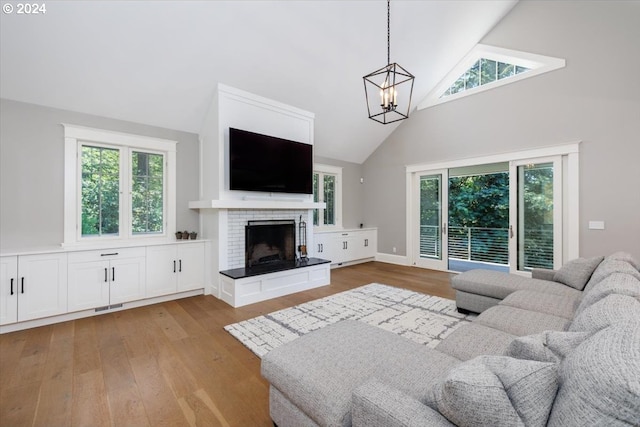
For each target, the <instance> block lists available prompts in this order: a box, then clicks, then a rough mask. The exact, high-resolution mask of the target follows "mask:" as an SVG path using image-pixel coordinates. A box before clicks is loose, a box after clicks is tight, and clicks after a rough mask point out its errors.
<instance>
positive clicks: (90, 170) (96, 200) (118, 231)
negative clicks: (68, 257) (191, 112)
mask: <svg viewBox="0 0 640 427" xmlns="http://www.w3.org/2000/svg"><path fill="white" fill-rule="evenodd" d="M175 144H176V143H175V141H168V140H161V139H156V138H147V137H141V136H137V135H128V134H120V133H115V132H107V131H101V130H98V129H90V128H80V127H73V126H67V125H65V170H66V172H65V174H66V175H65V244H73V243H81V242H89V241H91V242H95V241H96V240H125V239H129V238H140V237H166V236H170V235H172V234H173V232H174V231H175V230H174V229H175Z"/></svg>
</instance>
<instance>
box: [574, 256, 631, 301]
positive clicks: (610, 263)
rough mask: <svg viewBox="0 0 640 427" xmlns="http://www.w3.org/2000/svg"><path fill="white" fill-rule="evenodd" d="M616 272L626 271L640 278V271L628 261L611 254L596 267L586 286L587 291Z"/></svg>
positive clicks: (585, 290)
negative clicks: (612, 256) (613, 256)
mask: <svg viewBox="0 0 640 427" xmlns="http://www.w3.org/2000/svg"><path fill="white" fill-rule="evenodd" d="M614 273H625V274H629V275H631V276H634V277H636V278H637V279H638V280H640V272H639V271H638V270H637V269H636V268H635V267H634V266H633V265H632V264H631V263H629V262H628V261H625V260H621V259H617V258H611V257H610V256H609V257H607V258H605V259H604V261H602V262H601V263H600V265H599V266H598V268H596V269H595V271H594V272H593V274H592V275H591V279H589V282H588V283H587V286H585V288H584V292H585V293H589V292H590V291H591V289H593V288H594V287H595V286H596V285H597V284H598V283H600V282H602V281H603V280H604V279H606V278H607V277H609V276H610V275H612V274H614Z"/></svg>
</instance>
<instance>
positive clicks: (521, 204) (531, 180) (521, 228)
mask: <svg viewBox="0 0 640 427" xmlns="http://www.w3.org/2000/svg"><path fill="white" fill-rule="evenodd" d="M509 175H510V187H511V188H512V191H511V197H510V203H509V205H510V214H509V216H510V224H509V237H510V245H509V254H510V265H511V272H527V271H531V269H532V268H548V269H553V268H559V267H560V265H561V259H562V159H561V157H559V156H558V157H551V158H543V159H533V160H523V161H517V162H511V166H510V173H509Z"/></svg>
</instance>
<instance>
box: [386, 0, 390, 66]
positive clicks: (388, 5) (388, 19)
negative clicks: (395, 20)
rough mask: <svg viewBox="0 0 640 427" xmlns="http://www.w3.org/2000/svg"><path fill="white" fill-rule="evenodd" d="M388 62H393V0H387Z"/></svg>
mask: <svg viewBox="0 0 640 427" xmlns="http://www.w3.org/2000/svg"><path fill="white" fill-rule="evenodd" d="M387 64H391V0H387Z"/></svg>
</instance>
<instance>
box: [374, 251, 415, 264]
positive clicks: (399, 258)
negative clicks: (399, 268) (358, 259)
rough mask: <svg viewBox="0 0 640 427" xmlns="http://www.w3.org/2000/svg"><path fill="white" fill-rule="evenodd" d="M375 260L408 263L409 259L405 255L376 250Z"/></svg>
mask: <svg viewBox="0 0 640 427" xmlns="http://www.w3.org/2000/svg"><path fill="white" fill-rule="evenodd" d="M376 261H380V262H386V263H388V264H398V265H409V259H408V258H407V256H406V255H393V254H385V253H381V252H378V253H377V254H376Z"/></svg>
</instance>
